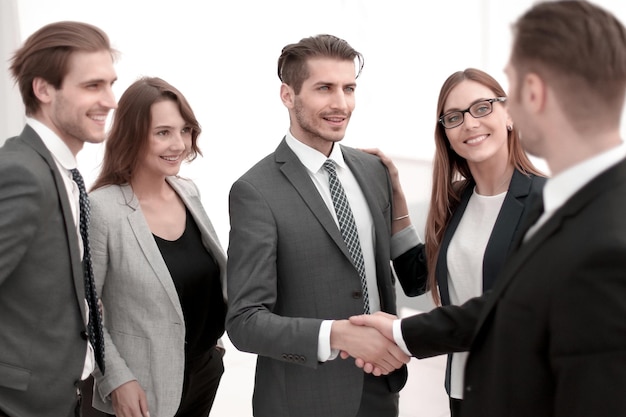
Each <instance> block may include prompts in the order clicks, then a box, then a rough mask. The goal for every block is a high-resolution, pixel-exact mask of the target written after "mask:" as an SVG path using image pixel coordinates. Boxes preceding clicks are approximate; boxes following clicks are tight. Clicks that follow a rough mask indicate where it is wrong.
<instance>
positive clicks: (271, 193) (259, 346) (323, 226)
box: [226, 140, 406, 417]
mask: <svg viewBox="0 0 626 417" xmlns="http://www.w3.org/2000/svg"><path fill="white" fill-rule="evenodd" d="M337 146H338V145H337ZM341 149H342V152H343V156H344V159H345V161H346V163H347V164H348V166H349V167H350V170H351V171H352V172H353V173H354V176H355V177H356V179H357V181H358V183H359V186H360V187H361V189H362V191H363V194H364V196H365V199H366V201H367V204H368V207H369V210H370V212H371V215H372V219H373V233H374V234H375V237H374V242H375V254H376V255H375V256H376V273H377V279H378V291H379V293H380V302H381V309H382V310H384V311H386V312H388V313H392V314H395V313H396V293H395V287H394V276H393V274H392V270H391V265H390V259H391V255H390V236H391V212H392V207H391V196H392V193H391V184H390V181H389V177H388V175H387V171H386V169H385V167H384V166H383V164H382V163H381V162H380V160H379V159H378V158H377V157H375V156H373V155H370V154H366V153H364V152H361V151H357V150H355V149H352V148H348V147H344V146H342V147H341ZM230 221H231V230H230V240H229V241H230V243H229V249H228V257H229V258H228V285H229V288H228V296H229V309H228V315H227V320H226V329H227V331H228V335H229V337H230V339H231V341H232V342H233V343H234V344H235V346H236V347H237V348H238V349H240V350H243V351H246V352H252V353H256V354H258V359H257V367H256V381H255V386H254V397H253V409H254V415H255V416H258V417H266V416H267V417H270V416H271V417H291V416H298V417H314V416H324V417H342V416H354V415H356V413H357V410H358V409H359V405H360V401H361V394H362V391H363V371H362V370H361V369H359V368H357V367H356V366H355V365H354V361H351V360H342V359H337V360H332V361H328V362H325V363H323V364H320V363H319V362H318V361H317V347H318V335H319V329H320V325H321V323H322V320H324V319H345V318H348V317H350V316H352V315H356V314H362V313H363V297H362V291H361V283H360V278H359V275H358V272H357V270H356V268H355V267H354V265H353V264H352V261H351V257H350V253H349V252H348V248H347V246H346V244H345V243H344V241H343V239H342V237H341V232H340V231H339V228H338V227H337V225H336V223H335V221H334V220H333V217H332V214H331V213H330V211H329V210H328V207H327V206H326V204H325V203H324V201H323V200H322V197H321V196H320V194H319V192H318V191H317V188H316V187H315V185H314V184H313V181H311V178H310V177H309V174H308V173H307V171H306V168H305V167H304V166H303V165H302V163H301V162H300V160H299V159H298V157H297V156H296V155H295V154H294V153H293V151H292V150H291V149H290V148H289V147H288V145H287V144H286V143H285V141H284V140H283V141H282V142H281V143H280V145H279V146H278V148H277V149H276V151H275V152H274V153H273V154H271V155H269V156H268V157H266V158H265V159H263V160H262V161H260V162H259V163H258V164H257V165H255V166H254V167H253V168H252V169H250V170H249V171H248V172H247V173H246V174H244V175H243V176H242V177H241V178H240V179H239V180H237V181H236V182H235V183H234V184H233V186H232V189H231V191H230ZM381 378H385V379H387V380H388V382H389V388H390V391H391V392H398V391H399V390H400V388H401V387H402V386H403V385H404V383H405V381H406V369H405V368H402V370H400V371H397V372H394V373H392V374H391V376H389V377H381Z"/></svg>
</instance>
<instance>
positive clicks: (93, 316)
mask: <svg viewBox="0 0 626 417" xmlns="http://www.w3.org/2000/svg"><path fill="white" fill-rule="evenodd" d="M70 171H71V173H72V178H73V179H74V182H76V184H77V185H78V190H79V191H80V197H79V203H80V235H81V237H82V240H83V270H84V274H85V298H86V299H87V304H88V305H89V322H88V324H87V328H88V330H89V341H90V342H91V346H93V349H94V351H95V357H96V363H97V364H98V367H99V368H100V372H102V374H104V335H103V333H102V314H101V312H100V308H99V306H98V293H97V290H96V284H95V281H94V278H93V267H92V265H91V249H90V247H89V211H90V210H89V197H88V196H87V190H86V189H85V183H84V181H83V177H82V175H80V172H78V170H77V169H76V168H74V169H71V170H70Z"/></svg>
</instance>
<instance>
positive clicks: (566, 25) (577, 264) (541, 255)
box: [352, 1, 626, 417]
mask: <svg viewBox="0 0 626 417" xmlns="http://www.w3.org/2000/svg"><path fill="white" fill-rule="evenodd" d="M513 28H514V40H513V47H512V53H511V57H510V61H509V64H508V65H507V67H506V73H507V76H508V80H509V99H508V100H507V105H508V107H509V108H508V111H509V113H510V114H511V116H512V118H513V120H515V123H516V124H517V126H518V127H519V128H520V130H521V132H522V138H523V139H522V143H523V145H524V146H525V148H526V150H527V151H528V152H529V153H531V154H533V155H536V156H539V157H542V158H545V160H546V162H547V163H548V166H549V168H550V170H551V173H552V175H553V176H552V178H551V179H549V180H548V182H547V183H546V186H545V188H544V191H543V208H544V210H543V214H541V211H540V210H538V211H537V213H538V214H541V217H539V219H538V220H536V217H535V218H534V219H533V218H530V216H529V218H527V220H526V223H527V225H531V224H532V227H531V228H530V229H529V230H528V232H527V233H526V234H525V236H524V237H523V240H522V241H521V242H519V244H518V245H517V248H516V249H514V252H513V253H512V254H511V256H510V257H509V259H508V261H507V263H506V264H505V266H504V267H503V270H502V272H501V273H502V275H501V277H500V278H499V279H498V281H497V283H496V285H495V286H494V288H493V290H492V291H491V293H488V294H486V295H484V296H482V297H479V298H475V299H472V300H470V301H468V302H467V303H466V304H464V305H462V306H447V307H442V308H438V309H435V310H433V311H431V312H429V313H426V314H421V315H416V316H413V317H408V318H405V319H403V320H395V321H394V320H392V319H391V318H390V317H388V316H385V315H383V314H380V313H379V314H376V315H372V316H358V317H354V318H352V322H353V323H355V324H364V325H369V326H374V327H376V328H378V329H379V330H380V331H382V332H384V333H385V335H386V336H387V337H390V338H394V337H395V340H396V342H397V343H398V344H399V345H400V346H401V347H402V345H403V344H404V346H403V347H404V348H405V349H408V351H407V352H410V353H411V354H412V355H413V356H415V357H418V358H424V357H429V356H434V355H437V354H441V353H446V352H452V351H463V350H468V349H469V351H470V354H469V359H468V363H467V366H466V370H465V400H464V401H463V405H462V408H461V415H462V416H463V417H473V416H476V417H478V416H480V417H517V416H519V417H522V416H523V417H529V416H532V417H544V416H546V417H547V416H550V417H552V416H554V417H556V416H562V417H583V416H584V417H588V416H594V417H601V416H607V417H608V416H611V417H613V416H618V415H620V416H621V415H624V413H625V412H626V396H624V392H626V302H625V300H626V209H625V207H626V160H625V158H626V146H625V145H624V143H623V141H622V139H621V137H620V117H621V115H622V111H623V106H624V95H625V91H626V29H625V28H624V26H623V24H622V23H620V22H619V21H618V20H617V19H616V18H615V17H614V16H613V15H612V14H610V13H609V12H607V11H605V10H603V9H601V8H599V7H597V6H594V5H593V4H591V3H588V2H585V1H557V2H545V3H538V4H536V5H534V6H533V7H532V8H531V9H530V10H529V11H527V12H526V13H525V14H524V15H523V16H522V17H521V18H520V19H519V20H518V21H517V23H516V24H515V25H514V27H513ZM538 200H541V199H538ZM539 203H541V201H539ZM539 207H541V205H539ZM526 228H528V227H526ZM521 235H522V236H523V235H524V234H523V233H522V234H521ZM357 364H358V365H361V366H365V367H366V370H371V365H369V364H363V363H362V361H358V360H357Z"/></svg>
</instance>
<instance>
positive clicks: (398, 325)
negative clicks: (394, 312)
mask: <svg viewBox="0 0 626 417" xmlns="http://www.w3.org/2000/svg"><path fill="white" fill-rule="evenodd" d="M393 340H394V342H396V345H398V347H399V348H400V349H402V351H403V352H404V353H406V354H407V355H409V356H412V355H411V352H409V348H408V347H406V343H405V342H404V338H403V337H402V320H400V319H398V320H394V321H393Z"/></svg>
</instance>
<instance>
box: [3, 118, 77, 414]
mask: <svg viewBox="0 0 626 417" xmlns="http://www.w3.org/2000/svg"><path fill="white" fill-rule="evenodd" d="M84 309H85V288H84V278H83V269H82V264H81V259H80V251H79V246H78V236H77V233H76V225H75V223H74V219H73V217H72V212H71V208H70V203H69V200H68V198H67V192H66V190H65V186H64V184H63V179H62V177H61V174H60V173H59V171H58V169H57V166H56V163H55V162H54V160H53V158H52V156H51V154H50V152H49V151H48V149H47V148H46V147H45V145H44V144H43V142H42V141H41V139H40V138H39V136H38V135H37V134H36V133H35V131H34V130H33V129H31V128H30V127H29V126H26V127H25V128H24V130H23V131H22V133H21V134H20V136H18V137H15V138H12V139H9V140H7V142H6V143H5V145H4V147H3V148H1V149H0V410H2V411H4V412H5V413H7V414H9V415H11V416H20V417H59V416H61V417H65V416H68V415H70V414H72V412H73V409H74V406H75V403H76V383H77V381H78V380H79V379H80V377H81V374H82V372H83V367H84V364H85V355H86V353H87V337H86V335H87V334H86V332H85V330H86V329H85V320H84V317H85V311H84Z"/></svg>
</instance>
